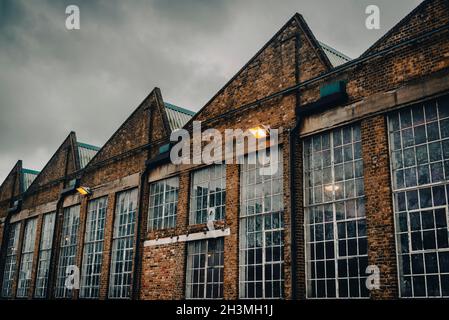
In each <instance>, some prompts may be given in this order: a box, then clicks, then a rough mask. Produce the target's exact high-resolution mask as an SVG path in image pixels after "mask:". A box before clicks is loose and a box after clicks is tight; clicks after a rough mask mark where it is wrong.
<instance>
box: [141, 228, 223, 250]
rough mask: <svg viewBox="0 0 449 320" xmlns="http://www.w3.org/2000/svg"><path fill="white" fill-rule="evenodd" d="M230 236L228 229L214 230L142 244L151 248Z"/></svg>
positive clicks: (148, 241)
mask: <svg viewBox="0 0 449 320" xmlns="http://www.w3.org/2000/svg"><path fill="white" fill-rule="evenodd" d="M230 234H231V229H229V228H226V229H216V230H212V231H207V232H196V233H191V234H183V235H179V236H173V237H165V238H160V239H153V240H147V241H145V242H144V246H145V247H152V246H160V245H166V244H173V243H178V242H188V241H195V240H205V239H212V238H219V237H225V236H229V235H230Z"/></svg>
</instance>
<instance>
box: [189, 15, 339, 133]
mask: <svg viewBox="0 0 449 320" xmlns="http://www.w3.org/2000/svg"><path fill="white" fill-rule="evenodd" d="M297 36H299V37H297ZM293 38H295V39H298V38H300V39H298V41H302V44H301V43H300V46H301V47H300V48H299V51H301V50H307V51H308V52H307V53H306V54H307V55H308V57H307V59H305V60H304V61H302V62H305V63H301V55H302V54H303V53H304V52H303V51H301V52H292V51H291V50H296V48H297V47H296V45H293V46H285V47H284V46H283V43H284V41H289V40H291V39H293ZM284 48H285V51H284V52H283V54H285V55H291V56H293V55H294V56H295V57H294V59H286V61H287V62H283V63H290V64H296V65H294V66H293V65H292V66H291V67H289V68H284V71H285V73H284V74H279V72H273V70H278V71H279V69H278V68H274V67H271V68H270V66H269V65H268V61H272V62H273V65H275V64H277V63H280V62H279V61H275V60H273V59H274V58H273V54H272V51H276V50H284ZM292 48H293V49H292ZM329 48H330V47H329ZM270 50H272V51H270ZM288 50H290V52H288ZM337 53H338V51H336V50H334V49H333V50H329V52H328V54H326V53H325V50H324V49H323V47H322V46H321V45H320V43H319V42H318V40H317V39H316V38H315V36H314V34H313V33H312V31H311V29H310V28H309V26H308V25H307V23H306V21H305V19H304V18H303V17H302V15H300V14H299V13H295V14H294V15H293V17H291V18H290V19H289V20H288V21H287V22H286V23H285V24H284V25H283V26H282V27H281V28H280V29H279V30H278V31H277V32H276V33H275V34H274V35H273V36H272V37H271V38H270V39H269V40H268V41H267V42H266V43H265V45H264V46H262V48H261V49H259V50H258V51H257V52H256V54H255V55H254V56H253V57H252V58H251V59H250V60H249V61H248V62H247V63H246V64H245V65H243V67H242V68H241V69H240V70H239V71H237V72H236V73H235V74H234V76H233V77H231V79H229V81H227V82H226V84H225V85H224V86H223V87H222V88H221V89H220V90H218V91H217V92H216V93H215V94H214V95H213V96H212V97H211V98H210V99H209V101H208V102H207V103H206V104H205V105H204V106H203V107H202V108H201V109H200V110H199V111H198V112H197V113H196V114H195V116H193V117H192V119H190V120H189V122H188V123H187V124H186V125H185V127H189V126H190V125H191V123H192V121H193V120H204V119H212V118H214V117H215V116H217V114H218V113H219V112H221V113H222V112H224V111H225V110H223V108H214V104H221V105H222V106H226V108H227V109H228V110H230V111H231V110H232V109H238V108H239V107H241V106H242V105H245V104H249V103H252V102H254V101H256V100H257V98H258V97H262V96H268V95H270V94H271V93H273V92H276V91H279V90H281V89H283V88H287V87H289V86H291V85H294V84H295V83H298V82H300V81H304V80H305V79H304V78H307V77H313V76H317V75H318V74H321V73H323V72H327V71H330V70H332V69H333V68H334V64H333V63H331V61H330V60H329V57H328V55H330V56H331V57H332V58H333V59H334V60H336V57H334V56H336V55H337ZM338 56H339V57H340V58H343V56H344V55H342V54H340V53H338ZM298 60H299V61H298ZM334 63H336V61H334ZM261 65H263V66H261ZM257 68H264V70H265V69H267V70H271V71H272V73H271V74H269V75H264V76H265V78H269V77H270V76H271V77H273V78H275V77H276V78H278V79H282V81H281V82H279V83H277V84H276V85H275V84H273V85H264V86H262V85H260V86H257V85H256V84H257V83H258V81H257V79H256V80H254V79H251V81H247V79H248V77H249V76H248V75H249V74H251V75H254V74H256V77H258V73H257ZM306 69H307V70H306ZM292 70H298V72H297V76H298V79H295V76H296V75H294V74H292V73H295V71H293V72H292ZM281 71H282V70H281ZM261 81H263V79H261ZM251 86H254V88H253V89H254V90H251ZM241 90H246V92H252V94H250V95H240V94H238V92H239V91H241Z"/></svg>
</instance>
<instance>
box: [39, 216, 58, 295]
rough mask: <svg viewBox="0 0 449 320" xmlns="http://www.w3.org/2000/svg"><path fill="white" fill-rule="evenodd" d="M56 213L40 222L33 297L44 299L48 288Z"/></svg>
mask: <svg viewBox="0 0 449 320" xmlns="http://www.w3.org/2000/svg"><path fill="white" fill-rule="evenodd" d="M55 218H56V213H54V212H50V213H47V214H45V215H44V218H43V222H42V231H41V239H40V244H39V256H38V260H37V261H38V262H37V271H36V284H35V291H34V297H35V298H46V296H47V288H48V272H49V270H50V263H51V260H50V259H51V252H52V244H53V234H54V229H55Z"/></svg>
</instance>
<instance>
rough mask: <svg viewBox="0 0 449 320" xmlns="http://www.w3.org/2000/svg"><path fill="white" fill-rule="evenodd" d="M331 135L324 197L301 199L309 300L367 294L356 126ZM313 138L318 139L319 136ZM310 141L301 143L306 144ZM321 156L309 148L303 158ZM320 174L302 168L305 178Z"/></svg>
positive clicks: (396, 159)
mask: <svg viewBox="0 0 449 320" xmlns="http://www.w3.org/2000/svg"><path fill="white" fill-rule="evenodd" d="M397 119H399V117H397ZM404 125H408V123H405V124H404ZM391 127H392V128H396V129H397V130H399V124H398V123H392V124H391ZM341 134H342V135H343V138H342V139H340V136H341ZM329 136H330V137H332V138H331V139H330V141H329V144H330V148H331V150H333V151H334V152H333V153H331V166H330V168H329V169H330V174H329V176H330V177H331V179H330V181H329V182H328V183H327V184H326V185H325V186H324V194H325V197H314V198H312V199H310V198H307V197H306V198H305V212H306V221H305V223H306V226H307V227H306V239H307V242H306V244H307V255H306V259H307V266H308V272H307V295H308V297H309V298H349V297H354V298H356V297H368V295H369V294H368V290H366V287H365V284H364V283H365V280H366V276H365V269H366V265H367V263H366V261H367V238H366V220H365V207H364V186H363V161H362V160H361V158H362V150H361V143H360V139H361V137H360V127H359V126H358V125H355V126H349V127H345V128H343V129H335V130H333V131H332V132H331V134H329ZM412 136H413V134H412ZM311 139H313V140H318V139H319V135H318V136H314V137H312V138H311ZM309 140H310V138H309V139H306V140H305V141H304V143H305V144H308V143H309ZM337 145H338V147H336V146H337ZM397 148H400V146H398V147H397ZM340 150H343V153H342V154H341V151H340ZM321 157H322V155H321V154H320V153H318V152H311V153H309V154H304V161H311V159H312V158H313V159H315V161H317V162H319V161H320V160H319V159H320V158H321ZM393 158H394V160H393V162H394V163H395V167H397V168H402V167H403V166H404V164H403V160H402V152H397V153H395V155H394V156H393ZM358 159H360V160H358ZM320 173H321V169H318V170H317V169H315V170H310V169H306V168H305V169H304V180H305V181H307V180H309V179H310V177H311V176H312V175H313V176H316V175H318V176H319V175H320ZM402 183H403V177H402ZM314 192H316V191H314ZM323 212H324V217H325V218H324V219H323ZM334 230H335V232H334ZM337 287H338V288H339V289H338V290H337V289H336V288H337Z"/></svg>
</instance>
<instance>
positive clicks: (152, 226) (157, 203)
mask: <svg viewBox="0 0 449 320" xmlns="http://www.w3.org/2000/svg"><path fill="white" fill-rule="evenodd" d="M178 193H179V178H178V177H175V178H171V179H165V180H161V181H157V182H154V183H152V184H151V185H150V205H149V210H148V229H149V230H156V229H166V228H174V227H175V226H176V210H177V205H178Z"/></svg>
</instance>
